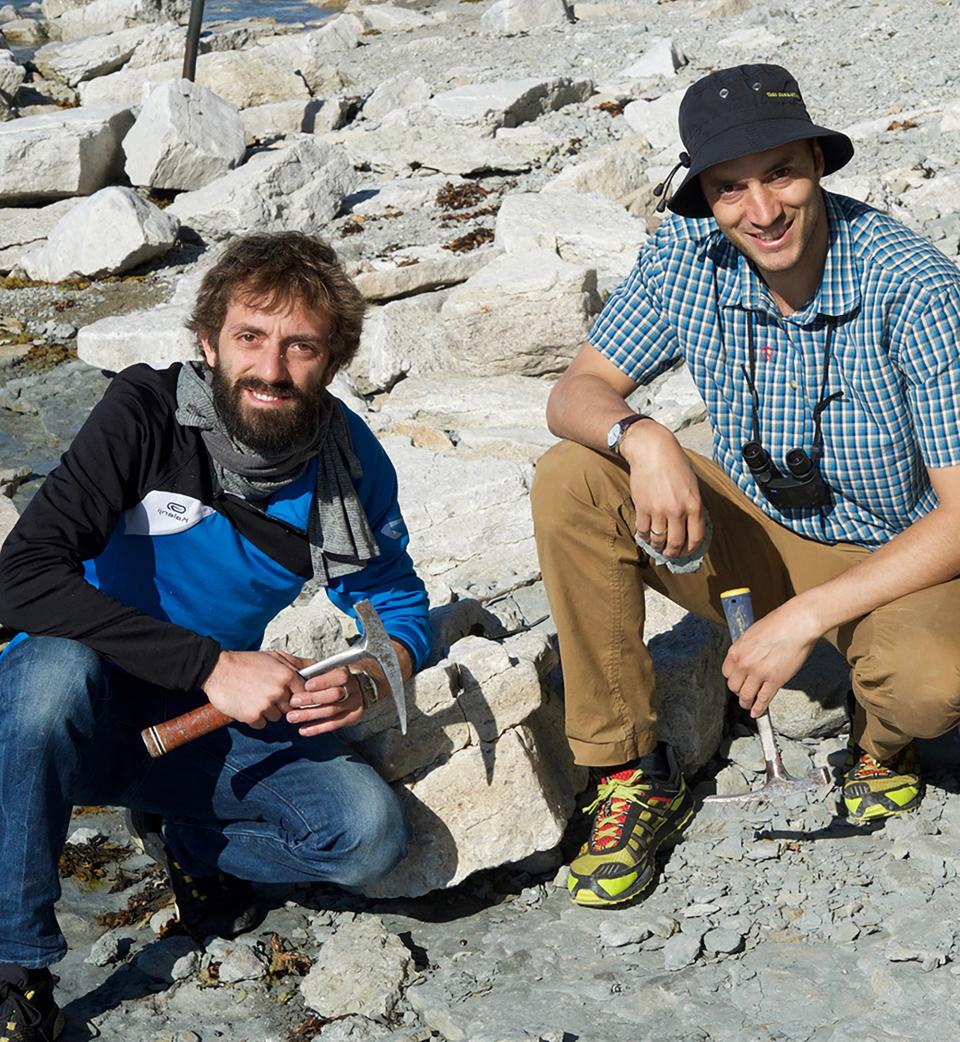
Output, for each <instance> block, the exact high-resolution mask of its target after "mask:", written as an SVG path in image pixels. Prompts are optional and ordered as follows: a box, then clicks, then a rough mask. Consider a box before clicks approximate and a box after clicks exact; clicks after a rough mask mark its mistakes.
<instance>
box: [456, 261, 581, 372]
mask: <svg viewBox="0 0 960 1042" xmlns="http://www.w3.org/2000/svg"><path fill="white" fill-rule="evenodd" d="M596 279H597V273H596V270H595V269H594V268H592V267H587V266H586V265H583V264H574V263H571V262H569V261H565V260H562V259H561V258H560V257H558V256H557V255H556V254H555V253H553V252H552V251H548V250H527V251H524V252H516V253H511V254H508V255H507V256H504V257H500V258H498V259H497V260H494V261H492V262H491V263H490V264H488V265H486V267H484V268H482V269H481V270H480V271H479V272H477V274H476V275H474V276H472V277H471V278H470V279H468V280H467V281H466V282H465V283H464V284H463V285H462V286H457V287H456V288H455V289H453V290H451V291H450V295H449V297H448V298H447V300H446V301H445V302H444V305H443V308H442V309H441V315H442V317H443V319H444V321H445V322H446V323H448V325H449V327H450V329H451V332H452V333H454V334H455V335H456V337H457V341H458V343H459V345H460V347H459V351H458V354H457V355H456V356H455V357H454V358H452V359H451V370H453V371H456V372H460V373H468V374H472V375H481V374H484V373H485V374H487V375H490V376H496V375H500V374H502V373H519V374H521V375H524V376H544V375H549V374H551V373H559V372H561V371H562V370H564V369H565V368H566V366H567V365H568V364H569V362H570V360H571V358H572V357H573V354H574V353H575V351H576V349H577V345H579V343H580V342H581V340H582V339H583V336H584V334H585V333H586V331H587V327H588V325H589V322H590V316H591V315H592V314H594V313H595V312H596V310H597V308H598V306H599V302H598V300H597V293H596V284H597V283H596Z"/></svg>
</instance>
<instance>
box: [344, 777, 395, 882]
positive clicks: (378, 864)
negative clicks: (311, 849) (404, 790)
mask: <svg viewBox="0 0 960 1042" xmlns="http://www.w3.org/2000/svg"><path fill="white" fill-rule="evenodd" d="M374 791H375V792H376V793H377V795H376V796H373V795H372V794H370V793H368V794H367V798H366V800H365V801H364V805H363V806H362V807H358V808H357V809H356V816H355V818H354V830H353V834H352V835H351V836H350V837H349V838H348V840H349V841H348V843H347V848H348V849H347V851H346V852H345V854H346V856H345V857H344V859H343V862H342V871H341V878H340V880H339V881H340V882H341V883H342V884H343V885H344V886H363V885H364V884H365V883H373V882H375V881H376V880H378V879H382V878H383V877H384V876H385V875H386V874H387V873H388V872H389V871H390V870H391V869H392V868H394V866H396V865H397V864H398V863H399V862H400V861H402V860H403V858H404V857H405V856H406V854H407V843H408V840H409V830H408V828H407V822H406V819H405V818H404V816H403V809H402V808H401V806H400V800H399V799H398V798H397V796H396V794H395V793H394V792H393V790H392V789H391V788H390V787H389V786H387V785H386V784H383V785H382V786H378V787H377V788H376V789H375V790H374ZM345 838H347V837H345Z"/></svg>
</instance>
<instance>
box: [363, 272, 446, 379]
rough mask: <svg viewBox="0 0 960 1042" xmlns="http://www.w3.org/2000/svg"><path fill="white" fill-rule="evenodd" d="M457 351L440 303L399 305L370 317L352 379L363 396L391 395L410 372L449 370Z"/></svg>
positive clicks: (377, 310) (375, 310)
mask: <svg viewBox="0 0 960 1042" xmlns="http://www.w3.org/2000/svg"><path fill="white" fill-rule="evenodd" d="M355 281H356V282H359V279H357V280H355ZM453 350H454V343H453V341H452V340H451V338H450V336H449V332H448V330H447V328H446V327H445V325H444V324H443V322H442V321H441V320H440V301H439V300H437V299H435V298H434V296H433V295H432V294H431V295H428V296H426V297H413V298H410V299H406V300H396V301H393V302H392V303H389V304H385V305H384V306H383V307H378V308H371V310H370V311H368V312H367V315H366V318H365V319H364V323H363V333H362V334H361V337H360V347H359V349H358V351H357V354H356V357H355V358H354V359H353V361H352V362H351V363H350V369H349V376H350V379H351V381H352V382H353V383H354V385H355V386H356V387H357V389H358V390H360V391H361V392H362V393H363V394H371V393H375V392H378V391H386V390H389V389H390V388H392V387H393V385H394V384H395V383H396V382H397V381H398V380H400V379H402V378H403V377H404V376H406V375H408V374H410V373H429V372H436V371H438V370H444V369H446V368H447V366H448V365H449V361H450V355H451V353H452V352H453Z"/></svg>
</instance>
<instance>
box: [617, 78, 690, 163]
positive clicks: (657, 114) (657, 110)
mask: <svg viewBox="0 0 960 1042" xmlns="http://www.w3.org/2000/svg"><path fill="white" fill-rule="evenodd" d="M684 93H685V92H684V91H682V90H675V91H671V92H670V93H669V94H664V95H662V96H661V97H659V98H656V99H655V100H653V101H644V100H643V99H642V98H639V99H638V100H637V101H631V102H630V104H629V105H627V107H626V108H625V109H624V110H623V118H624V119H625V120H626V121H627V124H628V125H629V127H630V129H631V130H632V131H633V132H634V133H635V134H639V135H640V137H643V138H646V139H647V141H649V142H650V144H651V146H652V147H653V148H654V149H656V150H657V151H659V150H661V149H665V148H674V147H676V148H677V149H679V148H680V147H681V145H680V130H679V129H678V122H677V121H678V118H679V115H680V102H681V100H682V99H683V95H684Z"/></svg>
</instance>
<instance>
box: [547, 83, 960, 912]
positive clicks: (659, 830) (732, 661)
mask: <svg viewBox="0 0 960 1042" xmlns="http://www.w3.org/2000/svg"><path fill="white" fill-rule="evenodd" d="M680 136H681V138H682V141H683V145H684V148H685V149H686V151H685V152H683V153H681V155H680V161H679V163H678V164H677V167H675V168H674V171H673V173H676V171H677V170H678V169H680V168H686V172H685V176H684V178H683V181H682V182H681V184H680V186H679V188H678V189H677V190H676V192H675V193H674V195H673V197H672V198H671V199H670V200H669V203H668V205H669V208H670V209H671V210H672V211H673V213H674V215H675V216H671V217H668V218H667V220H665V221H664V222H663V224H662V225H661V226H660V228H659V229H658V230H657V232H656V234H655V235H654V236H653V237H652V238H651V239H650V240H649V241H648V242H647V243H645V244H644V246H643V248H642V249H641V251H640V254H639V256H638V259H637V263H636V265H635V267H634V269H633V271H632V272H631V273H630V275H629V276H628V277H627V279H626V280H625V281H624V282H623V283H622V284H621V286H620V287H619V288H618V289H617V290H616V291H615V292H614V293H613V295H612V296H611V297H610V299H609V300H608V301H607V303H606V305H605V307H604V309H603V312H602V313H601V315H600V316H599V318H598V319H597V321H596V323H595V324H594V326H593V328H592V330H591V331H590V334H589V336H588V339H587V342H586V343H585V344H584V345H583V346H582V347H581V349H580V352H579V354H578V355H577V357H576V358H575V359H574V361H573V362H572V364H571V365H570V367H569V369H568V371H567V372H566V373H565V375H564V376H563V377H562V378H561V380H560V381H559V383H558V384H557V386H556V388H555V389H554V391H553V392H552V394H551V398H550V402H549V406H548V412H547V416H548V422H549V424H550V428H551V430H553V432H554V433H556V434H558V435H560V436H561V437H562V438H563V439H565V440H563V441H562V442H561V443H560V444H559V445H557V446H556V447H554V448H553V449H551V450H550V452H548V453H547V454H546V456H545V457H544V458H543V459H542V460H541V461H540V463H539V464H538V467H537V475H536V481H535V483H534V488H533V508H534V518H535V523H536V534H537V543H538V550H539V553H540V560H541V565H542V568H543V575H544V580H545V583H546V587H547V592H548V595H549V597H550V603H551V607H552V610H553V615H554V619H555V621H556V625H557V630H558V633H559V638H560V652H561V657H562V660H563V668H564V677H565V688H566V700H567V733H568V738H569V741H570V744H571V747H572V749H573V752H574V755H575V757H576V759H577V761H578V762H579V763H581V764H585V765H588V766H590V767H593V768H596V769H597V770H598V774H599V776H600V781H599V786H598V791H597V794H596V799H595V801H594V802H593V804H592V805H591V807H590V808H588V809H589V810H590V811H592V812H593V813H594V818H593V822H592V827H591V831H590V835H589V838H588V840H587V843H586V844H585V845H584V847H583V849H582V850H581V852H580V854H579V855H578V856H577V858H575V859H574V861H573V863H572V865H571V872H570V882H569V888H570V892H571V895H572V897H573V899H574V900H575V901H576V902H578V903H579V904H583V905H592V906H606V905H612V904H619V903H622V902H624V901H627V900H630V899H632V898H633V897H636V896H637V895H638V894H641V893H643V892H644V891H645V890H647V889H648V888H649V887H650V886H651V885H652V883H653V880H654V876H655V864H654V855H655V853H656V851H657V849H658V848H660V847H662V846H663V845H664V844H665V843H667V842H669V841H671V840H673V839H675V838H677V837H678V836H679V834H680V833H681V831H682V830H683V828H684V827H685V826H686V824H687V823H688V822H689V821H690V819H691V817H692V814H693V803H692V799H691V796H690V794H689V791H688V790H687V788H686V786H685V784H684V781H683V777H682V775H681V773H680V769H679V767H678V765H677V761H676V758H675V756H674V754H673V752H672V751H671V750H670V749H669V748H668V747H667V746H665V745H664V744H663V743H662V742H658V738H657V730H656V710H655V706H654V676H653V671H652V667H651V660H650V656H649V654H648V652H647V649H646V647H645V646H644V644H643V639H642V636H643V622H644V602H643V589H644V586H645V585H649V586H650V587H652V588H653V589H655V590H658V591H659V592H661V593H663V594H665V595H667V596H668V597H670V598H672V599H673V600H675V601H677V602H678V603H679V604H681V605H682V606H684V607H685V608H687V609H688V610H690V611H693V612H696V613H697V614H699V615H702V616H704V617H706V618H709V619H713V620H714V621H717V622H722V621H723V617H722V614H721V612H720V607H719V594H720V592H721V591H722V590H724V589H726V588H730V587H740V586H750V587H751V588H752V590H753V598H754V605H755V609H756V614H757V617H758V621H757V623H756V624H755V625H754V626H752V627H751V628H750V629H749V630H748V631H747V633H746V634H745V635H744V636H742V637H741V638H740V639H739V640H737V641H736V642H735V643H734V644H733V646H732V647H731V648H730V651H729V653H728V654H727V657H726V659H725V661H724V665H723V672H724V675H725V677H726V678H727V683H728V686H729V687H730V689H731V691H733V693H734V694H735V695H737V696H738V698H739V701H740V704H741V705H742V706H743V707H744V708H746V709H749V710H750V712H751V713H752V715H753V716H758V715H760V713H761V712H763V711H764V710H765V709H766V707H767V706H768V705H769V703H770V701H771V699H772V698H773V696H774V695H775V694H776V692H777V691H778V690H779V688H780V687H781V686H782V685H783V684H784V683H785V682H786V681H788V680H789V679H790V678H791V677H792V676H793V675H794V674H795V673H796V672H797V670H798V669H799V668H800V666H801V665H802V664H803V663H804V661H805V660H806V659H807V657H808V655H809V654H810V652H811V650H812V648H813V646H814V644H815V643H816V641H817V640H819V639H825V640H827V641H829V642H830V643H832V644H833V645H834V646H835V647H837V648H838V649H839V650H840V651H841V652H842V653H843V654H844V655H845V656H846V658H847V660H848V662H849V663H850V667H851V687H852V692H853V696H854V699H855V713H854V719H853V724H852V735H851V757H850V763H849V765H848V768H847V771H846V774H845V777H844V783H843V794H842V796H843V804H844V806H845V809H846V813H847V814H848V815H849V817H850V818H851V819H852V820H854V821H857V822H867V821H873V820H875V819H877V818H883V817H886V816H888V815H893V814H901V813H904V812H906V811H909V810H912V809H913V808H915V807H916V806H917V805H918V804H919V802H920V799H921V796H922V787H921V783H920V780H919V778H918V776H917V774H916V773H915V771H914V768H913V766H912V762H911V758H910V746H911V742H912V739H914V738H916V737H926V738H929V737H934V736H936V735H939V734H942V733H943V732H945V731H947V730H948V729H949V728H951V727H952V726H954V725H955V724H956V723H957V722H958V720H960V640H958V639H957V633H958V632H960V579H958V578H957V576H958V575H960V539H958V538H957V536H956V533H957V531H958V530H960V431H958V423H957V420H958V416H957V403H958V401H960V355H958V351H957V344H958V343H960V271H958V269H957V268H956V266H955V265H953V264H952V263H951V262H950V261H948V260H947V258H945V257H944V256H942V255H941V254H940V253H939V252H938V251H937V250H936V249H935V248H934V247H933V246H932V245H930V244H929V243H928V242H926V241H925V240H924V239H922V238H920V237H919V236H917V235H916V234H914V233H913V232H911V231H910V230H909V229H908V228H906V227H904V226H903V225H902V224H900V223H898V222H897V221H895V220H893V219H892V218H890V217H888V216H886V215H884V214H881V213H879V212H877V211H875V210H873V209H871V208H870V207H868V206H866V205H864V204H862V203H859V202H855V201H854V200H852V199H847V198H844V197H843V196H838V195H833V194H831V193H830V192H827V191H825V190H824V189H823V188H822V187H821V185H820V180H821V178H822V177H823V176H824V175H826V174H829V173H831V172H833V171H834V170H837V169H839V168H840V167H842V166H843V165H844V164H846V163H847V162H848V161H849V160H850V158H851V156H852V155H853V146H852V144H851V142H850V140H849V139H848V138H847V137H846V136H845V135H843V134H840V133H837V132H835V131H832V130H828V129H827V128H825V127H820V126H817V125H815V124H814V123H813V122H812V120H811V119H810V117H809V115H808V113H807V110H806V107H805V105H804V103H803V100H802V98H801V95H800V90H799V87H798V86H797V83H796V81H795V80H794V78H793V77H792V76H791V75H790V74H789V73H788V72H787V71H786V70H784V69H782V68H780V67H778V66H775V65H744V66H739V67H737V68H733V69H725V70H722V71H719V72H715V73H711V74H710V75H708V76H706V77H704V78H703V79H701V80H700V81H698V82H697V83H695V84H694V85H693V86H692V87H690V89H689V90H688V91H687V93H686V95H685V96H684V99H683V103H682V104H681V107H680ZM667 180H668V182H669V180H670V178H668V179H667ZM664 187H666V186H664ZM661 191H663V188H661ZM665 198H666V197H665ZM662 207H663V204H662V203H661V209H662ZM681 360H685V361H686V364H687V366H688V368H689V371H690V373H691V375H692V377H693V379H694V381H695V382H696V384H697V387H698V389H699V391H700V393H701V395H702V396H703V400H704V402H705V404H706V406H707V411H708V414H709V418H710V422H711V425H712V428H713V435H714V437H713V453H712V455H713V458H712V459H706V458H704V457H702V456H699V455H697V454H695V453H693V452H687V451H685V450H684V449H682V448H681V447H680V445H679V443H678V441H677V439H676V438H675V437H674V435H673V434H672V433H671V432H670V431H669V430H667V429H666V428H664V427H663V426H661V425H660V424H659V423H657V422H656V421H655V420H653V419H650V418H648V417H644V416H641V415H640V414H638V413H637V412H635V411H634V410H632V409H631V407H630V406H629V405H628V404H627V402H626V398H627V396H628V395H629V394H630V393H631V392H632V391H633V390H635V389H636V388H637V387H638V386H640V385H644V384H648V383H650V382H651V381H652V380H654V379H655V378H656V377H657V376H659V375H660V374H661V373H664V372H666V371H667V370H669V369H670V368H671V367H672V366H674V365H675V364H676V363H678V362H680V361H681Z"/></svg>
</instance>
